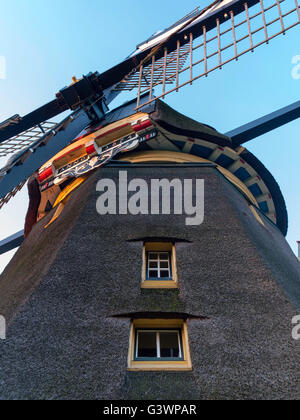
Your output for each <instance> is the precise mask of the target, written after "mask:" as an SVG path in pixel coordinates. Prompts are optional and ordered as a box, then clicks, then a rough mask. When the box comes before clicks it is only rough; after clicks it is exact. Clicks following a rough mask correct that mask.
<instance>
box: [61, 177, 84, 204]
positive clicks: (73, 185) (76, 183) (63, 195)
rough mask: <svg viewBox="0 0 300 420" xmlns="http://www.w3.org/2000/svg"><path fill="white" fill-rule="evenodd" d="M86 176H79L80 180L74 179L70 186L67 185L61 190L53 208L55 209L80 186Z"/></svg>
mask: <svg viewBox="0 0 300 420" xmlns="http://www.w3.org/2000/svg"><path fill="white" fill-rule="evenodd" d="M87 178H88V175H84V176H81V177H80V178H76V179H75V181H73V182H72V183H71V184H69V185H68V186H67V187H66V188H64V189H63V190H62V192H61V193H60V194H59V195H58V197H57V199H56V200H55V203H54V204H53V207H56V206H57V205H58V204H59V203H61V202H62V201H63V200H64V199H65V198H66V197H67V196H68V195H69V194H71V192H72V191H74V190H75V189H76V188H77V187H79V185H81V184H82V183H83V182H84V181H85V180H86V179H87Z"/></svg>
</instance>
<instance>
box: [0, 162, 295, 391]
mask: <svg viewBox="0 0 300 420" xmlns="http://www.w3.org/2000/svg"><path fill="white" fill-rule="evenodd" d="M123 170H125V167H123ZM126 170H128V176H129V178H130V177H139V178H145V179H149V178H150V177H153V174H154V173H155V172H154V170H153V168H149V167H148V168H147V167H137V166H132V167H130V168H129V167H128V168H127V167H126ZM118 171H119V169H118V168H113V167H107V168H104V169H101V170H100V171H99V172H98V173H96V174H95V175H93V176H92V177H91V178H90V179H89V180H88V181H87V182H86V183H85V184H83V185H82V186H81V187H80V188H79V189H78V191H76V192H75V193H74V194H73V196H72V198H71V200H70V201H69V202H68V204H67V206H66V208H65V210H64V212H63V214H62V216H61V217H60V219H59V220H58V221H57V222H56V223H54V224H53V225H52V226H50V227H49V228H48V229H47V230H46V231H44V230H43V225H42V224H41V223H40V224H38V225H36V226H35V227H34V229H33V231H32V232H31V233H30V235H29V236H28V238H27V239H26V240H25V242H24V244H23V245H22V246H21V248H20V249H19V251H18V253H17V254H16V255H15V257H14V259H13V260H12V262H11V263H10V265H9V266H8V268H7V269H6V271H5V272H4V274H3V275H2V276H1V278H0V313H3V314H5V315H6V316H7V317H9V318H10V319H11V320H12V321H11V324H10V327H9V329H8V337H7V340H6V341H0V398H1V399H6V398H9V399H20V398H25V399H44V398H46V399H81V398H83V399H152V398H155V399H190V398H194V399H207V398H209V399H223V398H228V399H229V398H234V399H240V398H249V399H253V398H257V399H259V398H271V399H272V398H282V399H288V398H297V399H299V398H300V391H299V342H296V341H293V340H292V337H291V328H292V326H291V319H292V317H293V316H294V315H296V314H297V310H296V308H300V306H299V302H300V297H299V290H300V268H299V267H300V266H299V263H298V261H297V259H296V257H295V256H294V255H293V253H292V251H291V250H290V248H289V246H288V244H287V243H286V241H285V239H284V238H283V236H282V234H281V233H280V232H279V230H278V229H277V228H276V227H274V226H273V225H272V224H271V223H269V222H268V221H267V220H265V223H266V225H267V229H265V228H264V227H262V226H261V225H260V224H259V223H258V222H257V220H256V219H255V218H254V216H253V214H252V213H251V211H250V210H249V206H248V204H247V202H246V201H245V199H244V198H243V197H242V196H241V195H240V193H239V192H237V190H236V189H235V188H234V187H232V185H231V184H229V183H228V181H226V180H225V179H224V178H223V177H222V176H221V175H220V174H219V173H218V172H217V171H216V170H215V169H214V168H208V167H207V168H200V167H198V168H196V167H195V168H193V167H183V166H178V165H177V166H176V165H174V167H160V168H159V169H157V171H156V173H158V174H159V175H158V177H167V178H170V179H173V178H175V177H176V178H178V177H182V178H199V179H205V220H204V223H203V224H202V225H201V226H195V227H189V226H186V225H185V223H184V219H185V215H183V216H173V215H170V216H163V215H159V216H150V215H149V216H130V215H122V216H99V215H98V214H97V212H96V200H97V198H98V196H99V193H97V192H96V190H95V182H96V181H97V179H100V177H108V178H114V177H117V176H118ZM49 217H50V216H49ZM45 222H47V221H45ZM45 222H43V224H44V223H45ZM146 237H171V238H178V239H180V240H186V241H190V243H184V242H182V243H179V244H178V245H177V264H178V275H179V285H180V289H179V291H172V290H164V291H149V290H148V291H141V288H140V282H141V262H142V260H141V258H142V252H141V251H142V247H141V243H140V242H139V241H138V240H139V239H141V238H146ZM128 241H132V242H128ZM278 285H280V286H281V287H279V286H278ZM297 293H298V295H297ZM291 300H292V301H293V303H294V306H293V305H292V304H291ZM135 312H151V313H155V312H169V313H177V312H181V313H186V314H190V318H191V319H189V320H188V332H189V342H190V348H191V356H192V363H193V371H192V372H188V373H184V372H183V373H172V372H152V373H149V372H127V371H126V364H127V353H128V343H129V328H130V318H129V317H128V316H129V315H128V314H133V313H135ZM122 314H123V316H122ZM124 314H127V315H124ZM117 315H121V317H120V316H119V317H117V318H116V316H117ZM192 316H195V317H199V318H195V319H193V318H192Z"/></svg>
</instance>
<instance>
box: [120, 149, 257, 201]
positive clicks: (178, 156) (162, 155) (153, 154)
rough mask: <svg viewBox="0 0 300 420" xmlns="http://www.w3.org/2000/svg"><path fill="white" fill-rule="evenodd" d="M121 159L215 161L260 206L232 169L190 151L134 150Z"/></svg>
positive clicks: (134, 160)
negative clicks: (229, 169)
mask: <svg viewBox="0 0 300 420" xmlns="http://www.w3.org/2000/svg"><path fill="white" fill-rule="evenodd" d="M119 160H127V161H129V162H132V163H142V162H154V163H155V162H176V163H184V162H200V163H213V164H214V165H216V167H217V169H218V170H219V172H221V174H222V175H224V176H225V178H226V179H228V181H229V182H231V184H233V185H234V186H235V187H236V188H238V190H239V191H240V192H241V193H242V194H243V195H244V196H245V197H246V198H247V199H248V200H249V201H250V202H251V203H252V204H254V205H255V206H258V203H257V201H256V199H255V197H254V195H253V194H252V193H251V191H250V190H249V189H248V188H247V187H246V185H245V184H244V183H243V182H242V181H241V180H240V179H238V178H237V177H236V176H235V175H233V174H232V173H231V172H230V171H228V170H227V169H225V168H223V167H222V166H220V165H217V164H216V163H215V162H213V161H210V160H207V159H204V158H201V157H199V156H195V155H192V154H190V153H181V152H172V151H168V150H151V151H143V152H133V153H128V154H126V155H124V156H121V157H120V158H119Z"/></svg>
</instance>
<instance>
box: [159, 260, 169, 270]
mask: <svg viewBox="0 0 300 420" xmlns="http://www.w3.org/2000/svg"><path fill="white" fill-rule="evenodd" d="M160 268H169V261H161V262H160Z"/></svg>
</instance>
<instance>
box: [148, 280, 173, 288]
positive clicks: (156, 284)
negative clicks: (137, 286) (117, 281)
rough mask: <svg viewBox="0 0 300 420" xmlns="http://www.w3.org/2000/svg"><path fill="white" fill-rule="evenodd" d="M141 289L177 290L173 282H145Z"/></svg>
mask: <svg viewBox="0 0 300 420" xmlns="http://www.w3.org/2000/svg"><path fill="white" fill-rule="evenodd" d="M141 288H142V289H178V284H177V283H176V282H175V281H174V280H165V281H160V280H145V281H144V282H143V283H142V285H141Z"/></svg>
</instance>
